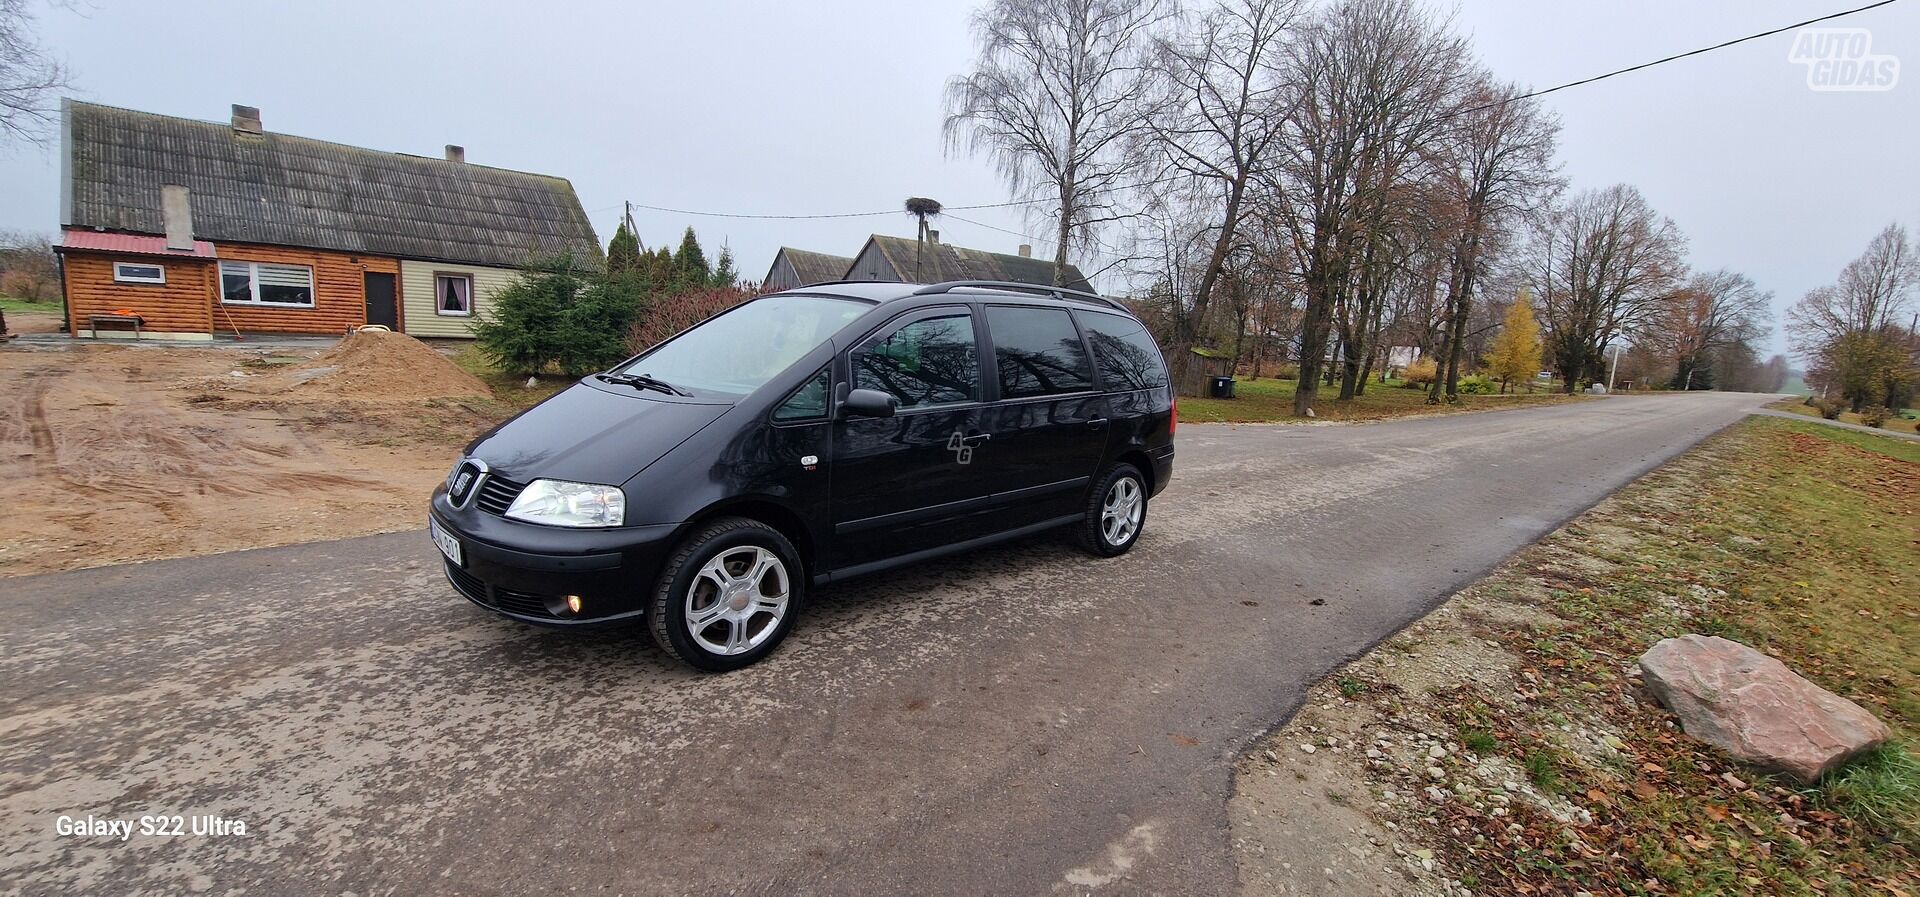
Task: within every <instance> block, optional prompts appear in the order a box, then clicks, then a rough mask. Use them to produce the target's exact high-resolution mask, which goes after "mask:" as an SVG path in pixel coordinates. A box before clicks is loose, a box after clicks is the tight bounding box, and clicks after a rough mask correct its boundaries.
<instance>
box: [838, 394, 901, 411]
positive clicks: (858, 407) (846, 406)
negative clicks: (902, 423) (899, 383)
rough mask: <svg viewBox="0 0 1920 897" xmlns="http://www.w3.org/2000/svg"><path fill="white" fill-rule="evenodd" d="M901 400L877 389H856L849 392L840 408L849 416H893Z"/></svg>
mask: <svg viewBox="0 0 1920 897" xmlns="http://www.w3.org/2000/svg"><path fill="white" fill-rule="evenodd" d="M899 407H900V400H899V399H897V398H894V397H893V395H892V394H891V393H884V392H881V391H880V390H877V389H856V390H853V391H852V392H849V393H847V398H846V400H845V401H842V402H841V403H840V410H841V411H843V412H845V413H846V415H847V416H848V417H892V416H893V412H894V411H895V409H897V408H899Z"/></svg>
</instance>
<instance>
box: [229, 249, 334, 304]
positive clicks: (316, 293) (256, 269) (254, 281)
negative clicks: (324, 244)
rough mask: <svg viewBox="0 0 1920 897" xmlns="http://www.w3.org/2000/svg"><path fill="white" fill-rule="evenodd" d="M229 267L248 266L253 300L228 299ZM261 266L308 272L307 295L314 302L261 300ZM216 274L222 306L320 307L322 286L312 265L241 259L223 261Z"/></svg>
mask: <svg viewBox="0 0 1920 897" xmlns="http://www.w3.org/2000/svg"><path fill="white" fill-rule="evenodd" d="M228 265H234V266H238V265H245V266H247V287H248V290H249V292H250V294H251V295H252V296H253V298H251V299H228V298H227V266H228ZM261 265H271V266H273V267H276V268H301V269H304V270H305V271H306V272H307V294H308V295H310V296H312V297H313V301H312V302H270V301H268V300H265V299H262V298H260V266H261ZM215 272H216V273H217V274H218V275H219V278H220V304H222V305H264V306H267V307H268V308H306V309H312V308H319V307H320V284H319V281H317V280H316V279H315V278H314V276H313V266H312V265H289V264H285V263H283V262H251V261H244V260H241V259H222V260H221V261H220V263H219V264H218V265H216V266H215Z"/></svg>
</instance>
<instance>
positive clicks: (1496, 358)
mask: <svg viewBox="0 0 1920 897" xmlns="http://www.w3.org/2000/svg"><path fill="white" fill-rule="evenodd" d="M1487 367H1488V369H1489V373H1491V374H1492V375H1493V376H1494V377H1496V378H1498V379H1499V380H1500V391H1501V392H1506V391H1507V384H1509V383H1511V382H1512V381H1514V380H1521V381H1522V382H1531V380H1532V378H1533V376H1534V373H1535V372H1537V371H1539V370H1540V324H1539V323H1538V322H1537V321H1535V320H1534V318H1533V294H1531V293H1529V292H1527V291H1525V290H1522V291H1520V295H1519V296H1518V297H1516V298H1515V299H1514V300H1513V307H1512V308H1509V309H1507V319H1506V322H1505V323H1504V324H1502V325H1501V327H1500V335H1499V336H1496V337H1494V339H1493V348H1492V349H1491V350H1490V351H1489V352H1488V353H1487Z"/></svg>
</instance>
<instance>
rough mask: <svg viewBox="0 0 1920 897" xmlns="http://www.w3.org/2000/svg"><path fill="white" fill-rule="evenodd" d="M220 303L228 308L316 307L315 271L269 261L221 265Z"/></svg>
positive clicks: (304, 267)
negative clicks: (229, 306) (314, 301)
mask: <svg viewBox="0 0 1920 897" xmlns="http://www.w3.org/2000/svg"><path fill="white" fill-rule="evenodd" d="M220 301H221V302H224V303H227V304H228V305H278V306H286V307H289V308H312V307H313V269H312V268H309V267H307V266H305V265H271V264H268V263H266V262H221V263H220Z"/></svg>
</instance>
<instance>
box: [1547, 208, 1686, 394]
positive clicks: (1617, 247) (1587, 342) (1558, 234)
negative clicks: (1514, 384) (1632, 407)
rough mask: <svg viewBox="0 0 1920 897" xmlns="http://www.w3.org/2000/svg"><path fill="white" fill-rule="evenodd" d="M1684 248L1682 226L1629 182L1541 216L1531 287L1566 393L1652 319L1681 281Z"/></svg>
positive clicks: (1595, 373)
mask: <svg viewBox="0 0 1920 897" xmlns="http://www.w3.org/2000/svg"><path fill="white" fill-rule="evenodd" d="M1685 251H1686V238H1685V237H1683V236H1681V234H1680V229H1679V228H1678V227H1675V226H1674V223H1673V222H1672V221H1671V220H1668V219H1667V218H1665V217H1662V216H1661V215H1660V214H1659V213H1658V212H1656V211H1654V209H1653V206H1651V205H1650V204H1648V203H1647V200H1646V197H1644V196H1642V195H1641V194H1640V191H1639V190H1637V189H1635V188H1634V187H1632V186H1629V185H1627V184H1616V185H1614V186H1612V187H1608V188H1606V189H1604V190H1588V191H1585V192H1583V193H1581V194H1579V195H1577V196H1575V197H1574V198H1573V199H1572V200H1571V201H1570V202H1568V203H1567V204H1566V205H1565V206H1563V207H1560V208H1557V209H1555V210H1554V211H1553V212H1552V213H1551V214H1549V215H1548V216H1546V218H1545V219H1544V222H1543V224H1542V227H1541V228H1540V231H1539V233H1538V238H1537V240H1536V243H1535V246H1534V248H1533V252H1534V261H1533V273H1534V277H1533V278H1532V279H1533V280H1534V281H1535V282H1534V283H1533V285H1532V286H1533V288H1534V292H1535V293H1536V294H1538V295H1539V297H1540V302H1541V308H1542V311H1543V312H1544V318H1545V321H1544V323H1545V325H1546V329H1547V334H1548V339H1547V345H1548V348H1549V349H1550V350H1551V351H1552V353H1553V360H1554V366H1555V367H1556V368H1557V369H1558V370H1559V371H1560V373H1561V375H1562V376H1563V377H1565V378H1566V386H1565V388H1566V391H1567V392H1573V391H1575V390H1577V389H1579V383H1580V381H1581V380H1582V379H1588V378H1597V377H1598V376H1599V374H1600V371H1601V370H1602V365H1603V360H1604V357H1605V355H1606V352H1607V349H1608V347H1610V346H1611V345H1613V343H1614V342H1615V341H1616V340H1619V339H1621V338H1623V337H1628V336H1631V335H1632V334H1633V333H1635V332H1637V331H1638V330H1640V329H1641V328H1642V327H1645V326H1646V325H1647V324H1649V323H1650V322H1652V321H1653V320H1654V317H1655V314H1656V313H1657V312H1658V311H1659V309H1660V308H1661V305H1662V303H1664V302H1665V301H1667V299H1668V298H1669V297H1670V296H1672V295H1673V293H1674V291H1675V290H1676V289H1677V287H1678V286H1679V282H1680V279H1681V278H1682V277H1684V276H1685V266H1684V265H1683V263H1682V262H1681V257H1682V255H1683V254H1684V253H1685Z"/></svg>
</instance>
